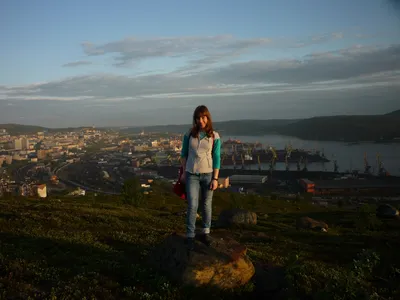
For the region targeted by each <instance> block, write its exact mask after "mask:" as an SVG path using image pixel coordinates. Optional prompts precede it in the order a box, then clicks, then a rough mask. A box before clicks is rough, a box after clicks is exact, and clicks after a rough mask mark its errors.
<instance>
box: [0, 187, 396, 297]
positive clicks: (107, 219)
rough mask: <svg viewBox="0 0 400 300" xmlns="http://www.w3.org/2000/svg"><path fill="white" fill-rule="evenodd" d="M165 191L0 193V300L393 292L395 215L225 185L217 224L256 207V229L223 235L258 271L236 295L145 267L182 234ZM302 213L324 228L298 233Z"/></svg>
mask: <svg viewBox="0 0 400 300" xmlns="http://www.w3.org/2000/svg"><path fill="white" fill-rule="evenodd" d="M170 188H171V187H170V185H168V186H165V187H164V186H162V185H161V186H158V185H155V186H154V191H153V193H152V194H150V195H149V197H148V198H147V199H146V207H142V208H135V207H132V206H130V205H126V204H123V202H122V201H121V199H120V198H116V197H111V196H110V197H108V196H102V195H98V196H97V197H94V196H93V195H87V196H84V197H79V198H69V197H62V196H61V197H59V198H57V199H55V198H52V199H51V198H50V199H46V201H43V200H35V199H24V198H18V199H9V200H6V199H0V208H1V214H0V240H1V243H0V266H1V271H0V284H1V290H2V294H1V296H2V298H4V299H11V298H12V299H28V298H29V297H31V298H35V299H36V298H40V299H50V298H51V299H65V298H74V299H75V298H79V299H83V298H84V297H86V299H96V298H101V299H132V298H133V299H165V300H169V299H171V300H172V299H174V300H175V299H176V300H179V299H204V298H206V299H210V300H211V299H264V298H265V294H263V297H260V294H258V293H261V292H263V290H264V289H268V288H269V289H270V290H269V293H272V290H273V291H275V292H279V294H280V295H281V297H280V298H279V299H288V298H289V297H288V296H289V295H290V296H292V297H291V299H311V298H313V297H314V296H315V295H316V294H318V293H321V291H322V290H324V291H326V294H324V295H320V296H321V299H367V298H368V297H365V296H364V297H362V296H363V295H365V294H368V295H371V294H372V293H373V292H376V293H377V295H379V296H381V297H382V299H389V297H391V299H396V297H399V296H400V278H399V276H398V272H399V271H398V270H399V269H400V260H399V259H400V258H399V256H398V253H397V252H398V250H396V249H399V247H400V241H399V239H398V230H399V225H400V223H398V222H399V221H398V220H394V223H393V222H391V221H388V222H381V221H380V220H377V219H376V217H375V214H374V207H369V206H365V207H363V208H362V214H360V212H356V211H355V210H345V209H339V208H337V207H329V208H322V207H318V206H315V205H311V203H307V202H302V201H301V202H286V201H277V200H268V199H265V198H258V197H254V196H241V195H236V194H235V195H233V194H230V193H227V192H222V191H217V192H216V193H215V198H214V202H213V213H214V218H213V219H214V220H215V219H216V218H217V216H218V213H219V212H220V211H221V210H222V209H226V208H230V207H232V206H233V207H244V208H245V209H250V210H252V211H256V212H258V215H259V218H258V222H257V225H256V226H252V227H247V228H242V229H240V230H224V231H222V232H225V233H226V235H227V236H228V237H232V238H234V239H236V240H238V241H239V242H240V243H242V244H244V245H246V246H247V248H248V251H247V254H248V256H249V257H250V259H251V260H252V262H253V263H254V264H255V265H256V266H259V268H257V271H256V274H257V276H256V277H255V278H254V281H253V282H251V283H249V284H247V285H246V286H245V287H244V288H242V289H238V290H234V291H233V294H230V293H229V292H226V293H223V292H217V291H213V290H207V289H196V290H190V289H185V288H182V287H180V286H179V285H177V284H175V283H173V282H170V281H169V280H168V279H167V278H166V277H165V276H163V274H160V273H158V272H156V271H155V270H152V269H150V268H149V267H148V265H147V264H146V261H147V259H148V258H149V256H148V254H149V253H151V250H152V249H154V247H157V245H158V243H159V242H161V241H162V240H163V239H164V238H165V236H166V235H169V234H171V233H172V232H174V231H176V230H177V231H183V230H184V222H185V217H184V216H183V215H180V214H177V212H182V211H185V208H186V205H185V203H184V202H183V201H181V199H177V197H175V196H173V195H172V194H171V192H170ZM283 212H284V213H283ZM266 213H268V216H266V215H265V214H266ZM305 215H307V216H309V217H311V218H315V219H317V220H318V219H319V220H323V221H325V222H327V223H328V225H329V230H328V232H327V233H323V232H310V231H298V230H296V228H295V221H296V219H297V218H298V217H299V216H305ZM264 216H265V217H264ZM396 226H397V227H396ZM216 230H218V229H215V228H213V231H216ZM396 245H397V246H396ZM363 249H366V250H363ZM377 258H380V260H377ZM375 265H376V267H375ZM267 267H268V269H267V270H269V271H268V274H270V273H269V272H270V271H272V272H276V275H275V277H272V278H271V277H270V276H268V274H267V273H265V272H267V271H263V270H264V268H267ZM274 270H275V271H274ZM282 272H284V273H283V274H282ZM396 272H397V273H396ZM279 274H281V275H279ZM284 274H286V276H283V275H284ZM396 274H397V275H396ZM263 276H264V277H263ZM382 278H385V280H384V281H383V280H381V279H382ZM284 287H286V290H284ZM282 293H289V295H286V296H285V297H282ZM267 295H269V296H270V297H266V298H268V299H275V298H274V297H273V296H274V294H273V293H272V294H267ZM257 296H258V297H257ZM375 298H376V299H378V297H375ZM313 299H314V298H313ZM379 299H381V298H379Z"/></svg>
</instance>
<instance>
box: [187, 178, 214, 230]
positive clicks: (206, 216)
mask: <svg viewBox="0 0 400 300" xmlns="http://www.w3.org/2000/svg"><path fill="white" fill-rule="evenodd" d="M211 179H212V173H205V174H199V175H196V174H191V173H189V172H186V194H187V201H188V207H187V215H186V236H187V237H192V238H193V237H195V230H196V217H197V209H198V207H199V192H200V191H201V196H202V197H201V203H200V204H201V216H202V231H201V232H202V233H210V228H211V214H212V197H213V191H212V190H210V183H211Z"/></svg>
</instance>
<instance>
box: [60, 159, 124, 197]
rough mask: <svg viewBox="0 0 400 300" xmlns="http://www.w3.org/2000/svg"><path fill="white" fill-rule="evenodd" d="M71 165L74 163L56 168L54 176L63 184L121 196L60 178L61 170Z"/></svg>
mask: <svg viewBox="0 0 400 300" xmlns="http://www.w3.org/2000/svg"><path fill="white" fill-rule="evenodd" d="M71 164H72V163H66V164H65V165H62V166H61V167H58V168H56V169H55V170H54V174H55V175H57V176H58V178H59V180H60V181H61V182H63V183H64V184H66V185H68V184H69V185H70V186H74V187H80V188H82V189H84V190H86V191H92V192H95V193H102V194H107V195H121V194H120V193H115V192H107V191H103V190H99V189H96V188H92V187H89V186H85V185H83V184H80V183H77V182H74V181H71V180H67V179H63V178H60V176H59V175H58V172H59V171H60V170H62V169H64V168H65V167H67V166H69V165H71Z"/></svg>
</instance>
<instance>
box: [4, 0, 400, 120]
mask: <svg viewBox="0 0 400 300" xmlns="http://www.w3.org/2000/svg"><path fill="white" fill-rule="evenodd" d="M0 41H1V44H0V45H1V46H0V124H2V123H19V124H29V125H41V126H47V127H67V126H91V125H95V126H146V125H164V124H188V123H190V122H191V118H192V113H193V110H194V109H195V108H196V106H198V105H201V104H205V105H207V106H208V108H209V109H210V111H211V114H212V116H213V119H214V121H225V120H233V119H288V118H296V119H297V118H308V117H313V116H324V115H338V114H341V115H343V114H381V113H387V112H390V111H393V110H397V109H400V97H399V96H398V95H400V1H398V0H352V1H348V0H334V1H332V0H302V1H299V0H269V1H266V0H247V1H243V0H242V1H239V0H212V1H211V0H202V1H187V0H186V1H184V0H169V1H164V0H158V1H155V0H154V1H152V0H146V1H139V0H137V1H136V0H126V1H124V0H120V1H104V0H85V1H80V0H69V1H52V0H35V1H30V0H2V1H0Z"/></svg>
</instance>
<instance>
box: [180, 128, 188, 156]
mask: <svg viewBox="0 0 400 300" xmlns="http://www.w3.org/2000/svg"><path fill="white" fill-rule="evenodd" d="M188 155H189V136H188V134H184V135H183V138H182V150H181V157H182V158H187V157H188Z"/></svg>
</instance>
